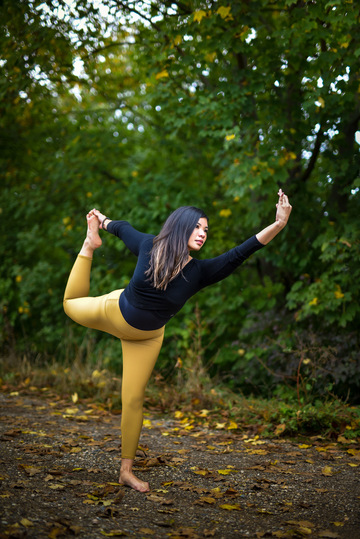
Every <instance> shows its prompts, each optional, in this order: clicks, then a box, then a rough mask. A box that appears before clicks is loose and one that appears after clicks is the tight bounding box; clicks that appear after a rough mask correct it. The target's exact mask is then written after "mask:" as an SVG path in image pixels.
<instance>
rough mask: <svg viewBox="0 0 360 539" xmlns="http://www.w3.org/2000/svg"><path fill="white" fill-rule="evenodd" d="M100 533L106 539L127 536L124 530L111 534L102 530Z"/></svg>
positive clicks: (113, 531)
mask: <svg viewBox="0 0 360 539" xmlns="http://www.w3.org/2000/svg"><path fill="white" fill-rule="evenodd" d="M100 533H101V535H105V537H120V536H121V535H127V533H126V532H123V531H122V530H111V532H104V530H101V531H100Z"/></svg>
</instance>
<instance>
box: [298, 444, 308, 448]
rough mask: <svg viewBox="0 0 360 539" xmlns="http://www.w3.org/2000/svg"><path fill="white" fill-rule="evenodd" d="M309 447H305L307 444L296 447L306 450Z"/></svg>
mask: <svg viewBox="0 0 360 539" xmlns="http://www.w3.org/2000/svg"><path fill="white" fill-rule="evenodd" d="M309 447H311V445H307V444H300V445H298V448H299V449H308V448H309Z"/></svg>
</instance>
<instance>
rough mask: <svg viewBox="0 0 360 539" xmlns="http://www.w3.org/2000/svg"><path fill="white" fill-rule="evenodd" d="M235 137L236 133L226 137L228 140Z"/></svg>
mask: <svg viewBox="0 0 360 539" xmlns="http://www.w3.org/2000/svg"><path fill="white" fill-rule="evenodd" d="M233 138H235V135H234V134H232V135H226V137H225V139H226V140H232V139H233Z"/></svg>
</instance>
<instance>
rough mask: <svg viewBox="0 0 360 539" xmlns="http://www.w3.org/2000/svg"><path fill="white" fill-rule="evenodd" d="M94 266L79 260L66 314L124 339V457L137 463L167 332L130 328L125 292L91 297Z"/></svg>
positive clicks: (67, 296) (69, 288)
mask: <svg viewBox="0 0 360 539" xmlns="http://www.w3.org/2000/svg"><path fill="white" fill-rule="evenodd" d="M91 263H92V258H88V257H86V256H82V255H79V256H78V257H77V259H76V261H75V264H74V266H73V268H72V270H71V273H70V276H69V280H68V283H67V286H66V289H65V294H64V310H65V312H66V314H67V315H68V316H69V317H70V318H71V319H72V320H74V322H77V323H78V324H81V325H82V326H85V327H87V328H92V329H98V330H100V331H105V332H106V333H110V335H114V336H115V337H118V338H119V339H121V344H122V351H123V376H122V390H121V398H122V413H121V435H122V443H121V456H122V458H127V459H133V458H134V457H135V453H136V449H137V446H138V442H139V437H140V431H141V427H142V422H143V411H142V410H143V402H144V395H145V388H146V384H147V382H148V380H149V378H150V375H151V372H152V370H153V368H154V365H155V363H156V360H157V358H158V355H159V352H160V349H161V345H162V342H163V338H164V328H160V329H156V330H153V331H143V330H141V329H136V328H134V327H132V326H130V325H129V324H128V323H127V322H126V321H125V320H124V317H123V316H122V314H121V311H120V308H119V297H120V294H121V292H122V290H114V291H113V292H110V294H105V295H104V296H98V297H88V294H89V290H90V271H91Z"/></svg>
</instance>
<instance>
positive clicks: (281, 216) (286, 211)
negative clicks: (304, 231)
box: [275, 189, 292, 227]
mask: <svg viewBox="0 0 360 539" xmlns="http://www.w3.org/2000/svg"><path fill="white" fill-rule="evenodd" d="M278 195H279V202H278V203H277V204H276V208H277V209H276V217H275V221H276V222H277V223H279V224H280V225H281V226H282V227H284V226H286V224H287V222H288V220H289V217H290V213H291V210H292V206H291V205H290V203H289V199H288V197H287V195H285V193H284V192H283V191H282V189H279V192H278Z"/></svg>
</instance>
